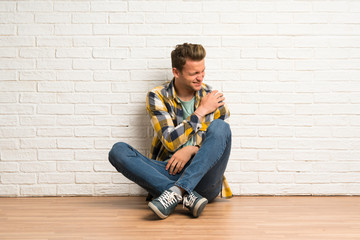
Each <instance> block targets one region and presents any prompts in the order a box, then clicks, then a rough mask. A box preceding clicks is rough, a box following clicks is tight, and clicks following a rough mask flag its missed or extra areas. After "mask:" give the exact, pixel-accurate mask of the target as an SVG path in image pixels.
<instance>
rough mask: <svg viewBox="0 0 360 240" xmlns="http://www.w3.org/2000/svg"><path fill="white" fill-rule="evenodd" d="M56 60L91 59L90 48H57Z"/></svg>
mask: <svg viewBox="0 0 360 240" xmlns="http://www.w3.org/2000/svg"><path fill="white" fill-rule="evenodd" d="M56 57H57V58H89V57H91V49H90V48H57V49H56Z"/></svg>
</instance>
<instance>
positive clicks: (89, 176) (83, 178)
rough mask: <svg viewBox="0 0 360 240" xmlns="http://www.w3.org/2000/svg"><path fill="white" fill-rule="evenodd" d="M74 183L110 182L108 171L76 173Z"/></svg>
mask: <svg viewBox="0 0 360 240" xmlns="http://www.w3.org/2000/svg"><path fill="white" fill-rule="evenodd" d="M75 182H76V183H93V184H98V183H111V174H110V173H77V174H76V178H75Z"/></svg>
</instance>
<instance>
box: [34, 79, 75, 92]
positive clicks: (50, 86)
mask: <svg viewBox="0 0 360 240" xmlns="http://www.w3.org/2000/svg"><path fill="white" fill-rule="evenodd" d="M38 91H39V92H73V91H74V83H72V82H68V81H59V82H58V81H56V82H55V81H54V82H40V83H39V84H38Z"/></svg>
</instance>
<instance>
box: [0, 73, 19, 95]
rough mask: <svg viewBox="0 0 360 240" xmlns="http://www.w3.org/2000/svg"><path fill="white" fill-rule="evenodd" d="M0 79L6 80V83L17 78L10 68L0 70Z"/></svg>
mask: <svg viewBox="0 0 360 240" xmlns="http://www.w3.org/2000/svg"><path fill="white" fill-rule="evenodd" d="M0 80H3V81H8V83H11V82H12V83H14V81H15V80H17V74H16V72H15V71H11V70H3V71H1V70H0ZM3 81H2V82H3ZM0 91H1V88H0Z"/></svg>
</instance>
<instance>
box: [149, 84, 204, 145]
mask: <svg viewBox="0 0 360 240" xmlns="http://www.w3.org/2000/svg"><path fill="white" fill-rule="evenodd" d="M167 106H168V107H174V106H169V104H166V103H165V101H164V97H163V96H162V95H161V94H158V93H156V92H153V91H150V92H149V93H148V95H147V98H146V109H147V112H148V114H149V116H150V120H151V124H152V126H153V128H154V130H155V133H156V135H157V137H158V138H159V139H160V141H161V142H162V144H163V145H164V147H165V148H166V149H167V150H168V151H170V152H175V151H176V150H177V149H178V148H179V147H181V146H182V145H183V144H185V143H186V142H187V141H188V140H189V138H190V137H191V136H193V135H194V134H195V133H196V132H197V131H199V130H200V128H201V126H202V124H201V122H200V119H199V118H198V117H197V116H196V114H194V113H193V114H192V115H190V116H189V117H188V118H187V119H185V120H184V121H183V122H182V123H180V124H178V125H177V126H175V125H174V122H173V120H172V118H171V115H170V113H169V111H168V108H167Z"/></svg>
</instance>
